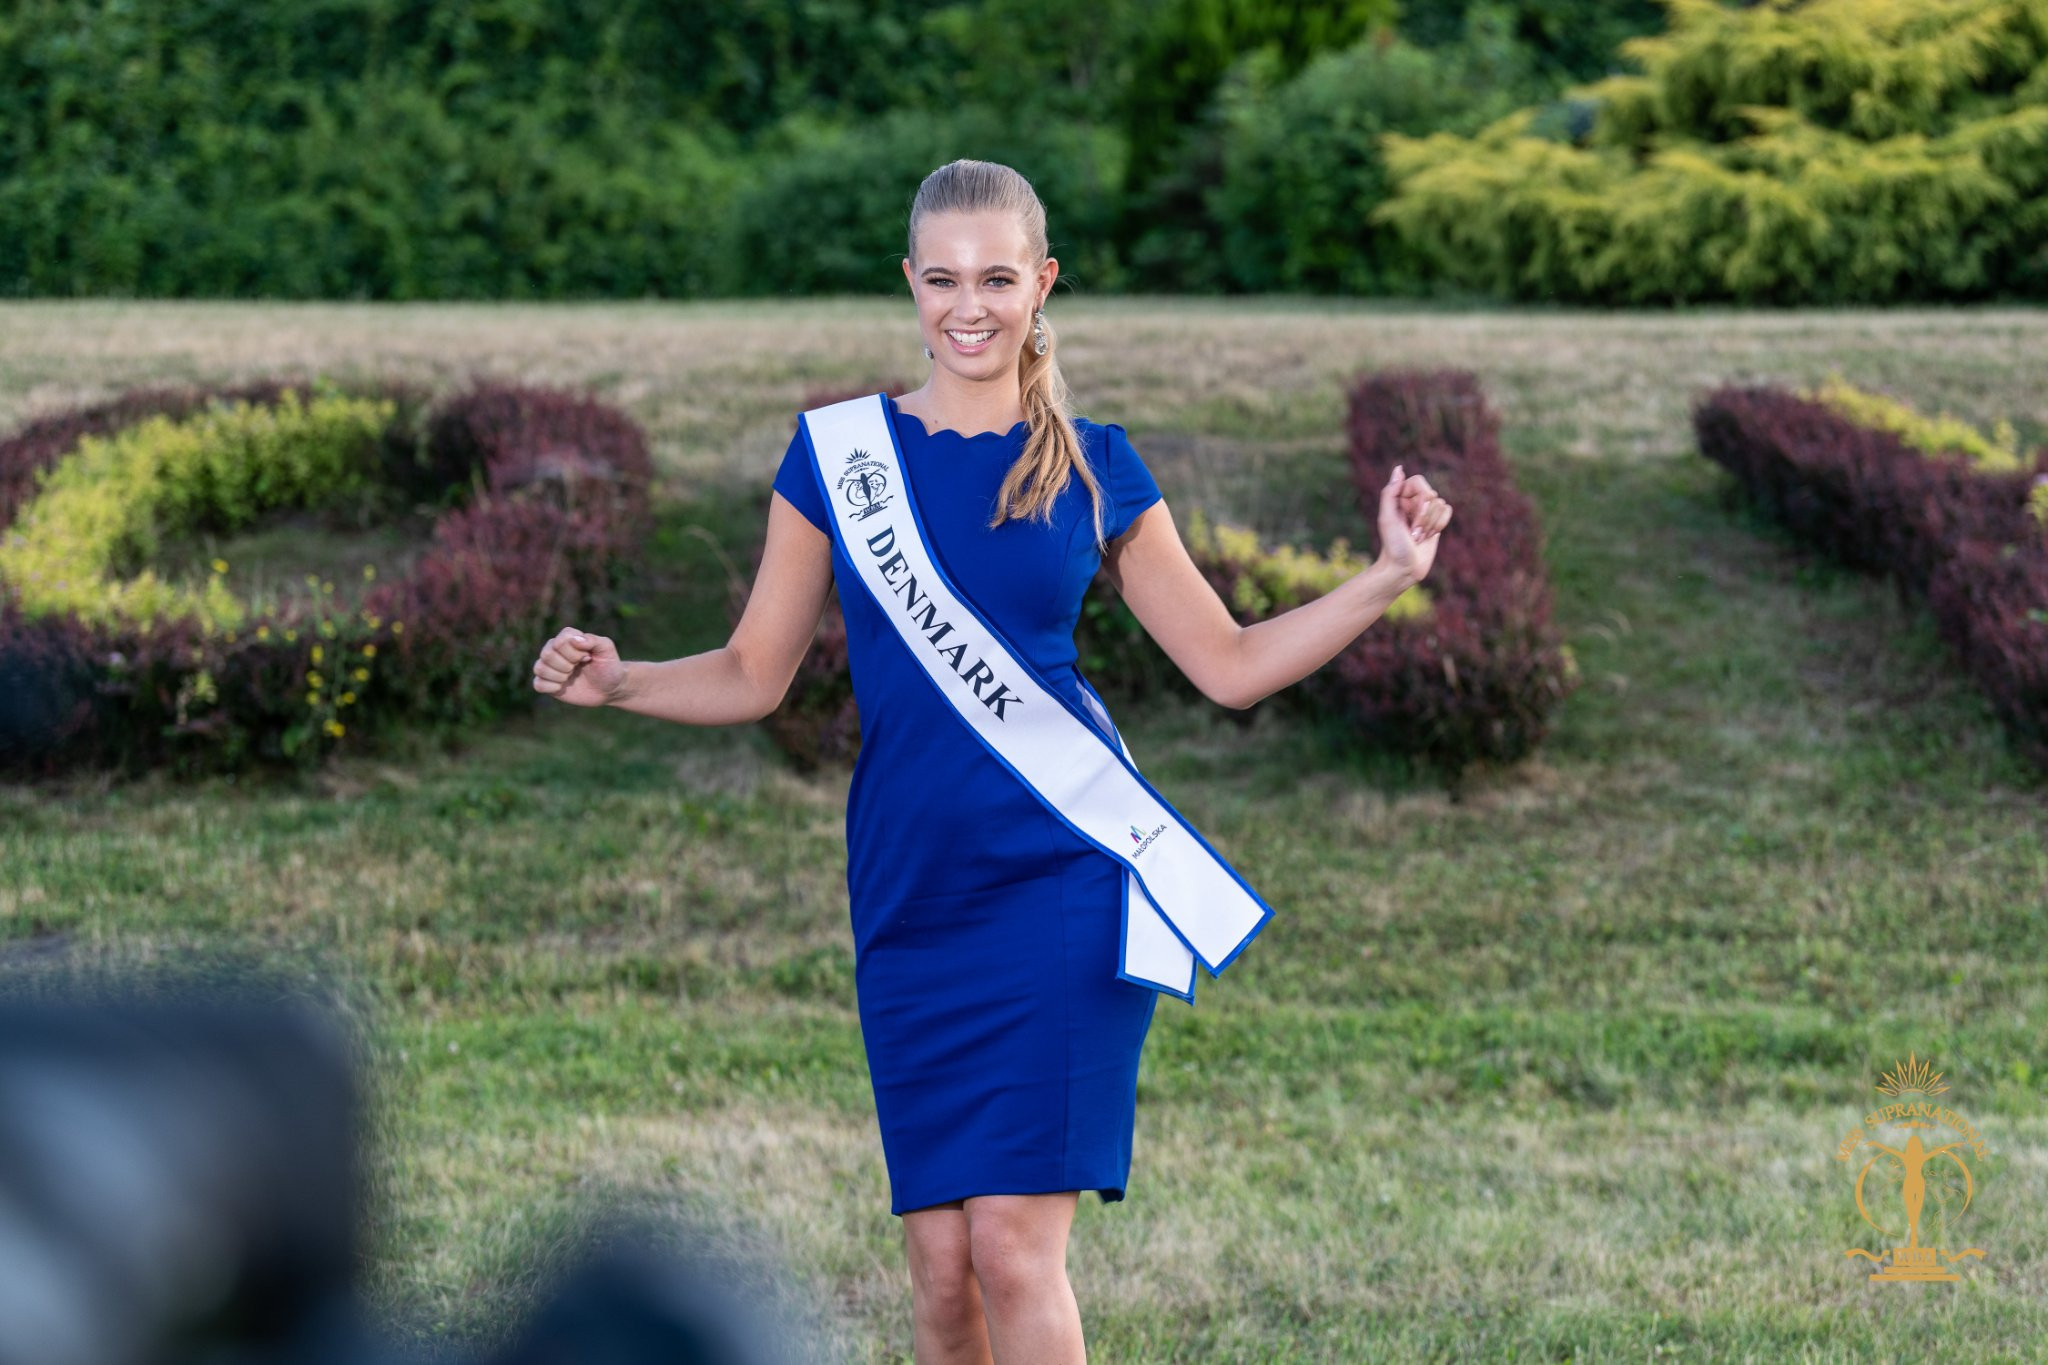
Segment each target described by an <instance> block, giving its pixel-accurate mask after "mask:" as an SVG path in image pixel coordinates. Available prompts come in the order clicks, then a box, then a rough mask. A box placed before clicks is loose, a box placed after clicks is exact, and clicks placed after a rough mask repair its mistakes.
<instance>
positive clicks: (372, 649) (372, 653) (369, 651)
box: [363, 645, 377, 659]
mask: <svg viewBox="0 0 2048 1365" xmlns="http://www.w3.org/2000/svg"><path fill="white" fill-rule="evenodd" d="M363 657H364V658H365V659H374V658H376V657H377V646H375V645H364V646H363Z"/></svg>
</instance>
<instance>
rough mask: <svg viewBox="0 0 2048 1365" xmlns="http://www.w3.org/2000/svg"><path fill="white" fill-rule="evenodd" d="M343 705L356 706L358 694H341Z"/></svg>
mask: <svg viewBox="0 0 2048 1365" xmlns="http://www.w3.org/2000/svg"><path fill="white" fill-rule="evenodd" d="M341 704H342V705H343V706H354V705H355V704H356V694H355V693H353V692H344V693H342V694H341Z"/></svg>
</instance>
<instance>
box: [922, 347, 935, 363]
mask: <svg viewBox="0 0 2048 1365" xmlns="http://www.w3.org/2000/svg"><path fill="white" fill-rule="evenodd" d="M924 358H925V359H926V360H931V359H933V356H932V348H931V347H929V346H927V347H925V348H924Z"/></svg>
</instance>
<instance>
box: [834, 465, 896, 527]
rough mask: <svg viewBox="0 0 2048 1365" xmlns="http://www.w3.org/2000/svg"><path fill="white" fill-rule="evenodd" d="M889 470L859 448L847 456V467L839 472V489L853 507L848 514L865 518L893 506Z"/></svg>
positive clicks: (858, 519) (855, 518)
mask: <svg viewBox="0 0 2048 1365" xmlns="http://www.w3.org/2000/svg"><path fill="white" fill-rule="evenodd" d="M888 469H889V467H888V466H887V465H885V464H883V463H882V462H881V461H880V460H877V459H874V458H873V457H871V456H870V455H869V454H868V453H867V452H866V451H865V450H856V451H854V452H853V453H852V454H851V455H848V456H847V457H846V468H845V469H844V470H843V471H841V473H840V475H839V483H838V489H839V495H840V496H841V497H843V498H845V499H846V501H847V503H848V504H849V505H850V506H851V507H852V508H853V510H852V511H851V512H848V513H847V514H846V515H847V517H848V519H849V520H852V521H861V520H864V519H865V518H867V517H871V516H873V515H874V514H875V513H877V512H879V511H881V510H882V509H883V508H885V507H887V506H888V505H889V502H890V494H889V473H888Z"/></svg>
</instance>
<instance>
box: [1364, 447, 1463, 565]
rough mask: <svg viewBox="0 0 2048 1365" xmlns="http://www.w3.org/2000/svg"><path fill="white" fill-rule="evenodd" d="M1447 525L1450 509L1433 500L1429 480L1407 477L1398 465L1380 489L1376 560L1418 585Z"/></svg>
mask: <svg viewBox="0 0 2048 1365" xmlns="http://www.w3.org/2000/svg"><path fill="white" fill-rule="evenodd" d="M1450 524H1451V505H1450V504H1449V503H1448V502H1445V501H1444V500H1443V499H1442V498H1440V497H1438V496H1437V492H1436V490H1435V489H1434V488H1431V487H1430V486H1429V480H1428V479H1425V478H1423V477H1422V476H1421V475H1420V474H1407V475H1406V476H1405V477H1404V471H1403V470H1402V468H1401V466H1400V465H1395V466H1394V473H1393V476H1392V477H1391V478H1389V479H1388V480H1387V482H1386V486H1385V487H1383V488H1381V489H1380V515H1379V534H1380V559H1381V561H1382V562H1384V563H1387V564H1391V565H1392V566H1393V567H1394V568H1396V569H1398V570H1400V571H1401V573H1402V574H1403V575H1405V576H1406V577H1407V579H1408V581H1409V582H1410V583H1420V582H1421V581H1422V580H1423V579H1424V578H1425V577H1427V576H1428V574H1429V569H1430V566H1431V565H1432V564H1434V563H1436V544H1437V536H1438V535H1439V534H1441V533H1442V531H1443V529H1444V527H1446V526H1448V525H1450Z"/></svg>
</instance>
